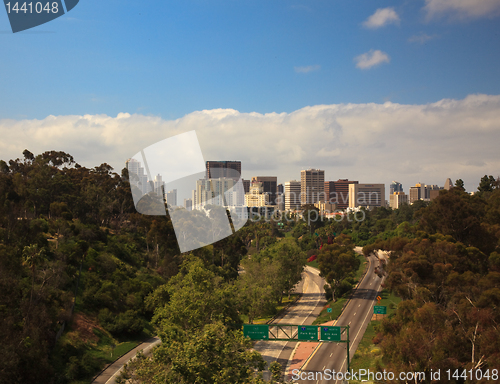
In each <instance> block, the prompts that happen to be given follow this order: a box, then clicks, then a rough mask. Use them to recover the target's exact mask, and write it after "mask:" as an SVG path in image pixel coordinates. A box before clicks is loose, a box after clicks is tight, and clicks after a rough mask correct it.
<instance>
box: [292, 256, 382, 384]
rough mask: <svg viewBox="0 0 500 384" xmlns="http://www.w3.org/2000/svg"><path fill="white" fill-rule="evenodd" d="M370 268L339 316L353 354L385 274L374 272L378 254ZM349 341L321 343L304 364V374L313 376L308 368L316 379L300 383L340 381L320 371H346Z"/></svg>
mask: <svg viewBox="0 0 500 384" xmlns="http://www.w3.org/2000/svg"><path fill="white" fill-rule="evenodd" d="M368 261H369V265H368V270H367V273H366V275H365V277H364V278H363V280H362V281H361V283H360V284H359V285H358V288H357V289H356V291H355V292H354V294H353V297H352V299H351V301H350V302H349V304H348V305H347V307H346V308H345V309H344V311H343V313H342V315H341V316H340V317H339V319H338V320H337V323H336V325H338V326H341V325H342V326H344V325H349V327H350V329H349V336H350V339H351V344H350V349H349V354H350V358H351V359H352V356H353V355H354V352H356V349H357V347H358V345H359V342H360V341H361V339H362V337H363V334H364V333H365V330H366V327H367V326H368V323H369V321H370V320H371V317H372V314H373V305H374V303H375V300H376V297H377V296H378V295H379V293H380V291H381V288H380V285H381V284H382V281H383V278H380V277H378V276H377V275H376V274H375V273H374V269H375V266H377V265H378V259H377V258H376V257H375V256H372V255H371V256H370V257H369V258H368ZM346 348H347V344H346V343H321V344H320V345H319V346H318V348H317V349H316V351H315V352H314V354H313V355H312V357H311V358H310V360H309V362H308V363H307V364H306V365H305V366H304V367H303V369H302V372H303V375H302V376H301V377H304V378H306V377H311V376H310V373H309V372H312V373H313V374H314V380H297V382H299V383H317V384H321V383H329V384H332V383H341V381H336V380H325V379H324V378H323V379H322V377H321V375H318V374H316V373H317V372H323V371H324V370H325V369H330V370H332V371H333V370H335V372H345V371H346V369H347V364H346V357H347V356H346V355H347V353H346V352H347V349H346Z"/></svg>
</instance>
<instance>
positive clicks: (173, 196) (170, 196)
mask: <svg viewBox="0 0 500 384" xmlns="http://www.w3.org/2000/svg"><path fill="white" fill-rule="evenodd" d="M165 200H166V201H167V204H168V205H169V206H170V207H176V206H177V189H173V190H172V191H168V192H166V193H165Z"/></svg>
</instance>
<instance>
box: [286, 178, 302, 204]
mask: <svg viewBox="0 0 500 384" xmlns="http://www.w3.org/2000/svg"><path fill="white" fill-rule="evenodd" d="M300 191H301V182H300V181H296V180H292V181H287V182H286V183H285V210H287V211H290V210H291V211H295V210H297V209H300Z"/></svg>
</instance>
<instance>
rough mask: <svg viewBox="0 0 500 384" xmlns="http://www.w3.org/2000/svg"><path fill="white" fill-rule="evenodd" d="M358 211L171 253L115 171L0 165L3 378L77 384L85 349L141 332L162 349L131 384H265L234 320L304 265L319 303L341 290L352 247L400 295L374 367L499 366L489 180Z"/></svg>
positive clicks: (164, 234)
mask: <svg viewBox="0 0 500 384" xmlns="http://www.w3.org/2000/svg"><path fill="white" fill-rule="evenodd" d="M146 200H147V199H146ZM146 203H147V201H146ZM306 208H307V210H311V209H314V208H313V207H306ZM307 210H306V212H307ZM306 215H307V213H306ZM364 216H365V219H364V220H355V219H354V218H352V217H351V218H350V219H349V217H344V218H343V219H340V217H337V218H336V219H331V220H322V221H317V222H314V223H309V224H308V223H307V222H306V221H304V220H301V219H298V218H297V217H293V216H291V217H290V216H289V217H287V219H288V220H283V221H282V222H283V225H284V228H278V226H277V223H276V222H274V221H271V222H265V221H260V222H251V221H249V222H248V223H247V225H246V226H245V227H244V228H242V229H241V230H240V231H238V232H237V233H236V234H234V235H232V236H230V237H228V238H225V239H223V240H221V241H219V242H217V243H214V244H211V245H209V246H206V247H203V248H199V249H196V250H195V251H193V252H190V253H186V254H180V252H179V249H178V246H177V241H176V238H175V233H174V231H173V226H172V223H171V221H170V219H169V217H168V216H146V215H140V214H138V213H137V212H136V211H135V208H134V205H133V201H132V196H131V193H130V186H129V183H128V174H127V170H126V169H124V170H123V171H121V174H117V173H114V172H113V169H112V168H111V167H110V166H109V165H107V164H102V165H100V166H98V167H95V168H91V169H88V168H85V167H82V166H80V165H79V164H77V163H76V162H75V161H74V159H73V158H72V156H71V155H69V154H66V153H64V152H56V151H50V152H45V153H43V154H41V155H37V156H34V155H33V154H32V153H30V152H29V151H27V150H26V151H24V153H23V158H22V159H16V160H10V161H9V162H8V163H7V162H5V161H0V290H1V292H2V295H0V319H1V321H2V323H1V325H2V326H1V327H0V342H1V343H2V352H3V353H2V359H0V383H2V384H3V383H9V384H11V383H14V384H16V383H22V384H26V383H40V384H45V383H47V384H58V383H73V384H76V383H88V382H90V378H91V377H92V376H93V375H94V374H95V373H96V372H98V371H99V369H101V368H102V367H103V365H104V363H105V362H106V360H105V359H103V357H102V355H100V354H99V353H96V351H97V350H109V349H111V348H112V345H113V344H114V343H115V342H117V341H124V340H131V339H136V340H137V339H141V338H144V337H147V336H148V335H152V334H158V335H160V337H161V338H162V340H163V341H164V343H163V344H162V346H161V347H160V348H158V349H157V351H156V352H155V354H154V356H153V358H146V357H141V358H140V359H138V360H136V362H135V363H133V364H132V365H131V366H129V367H128V369H127V370H126V372H125V375H126V376H127V377H129V378H130V379H131V380H135V381H136V382H141V383H149V382H151V383H153V382H158V380H160V379H161V380H163V381H162V382H171V383H207V384H208V383H227V382H232V383H263V380H262V378H261V377H260V376H259V371H260V370H262V368H263V360H262V358H261V357H260V356H259V355H258V354H256V353H255V352H252V351H251V343H249V341H248V340H245V339H243V337H242V334H241V331H240V330H239V329H238V325H239V324H241V323H242V319H243V316H245V319H247V320H248V321H250V322H252V321H253V320H254V319H256V318H258V317H262V316H272V315H273V314H275V313H276V308H277V306H278V305H279V304H280V303H281V302H282V301H283V298H284V297H285V296H286V295H289V294H290V292H292V290H293V288H294V287H295V285H296V284H297V282H298V281H299V280H300V276H301V272H302V270H303V267H304V264H305V262H306V259H307V258H309V257H311V256H313V255H315V256H317V260H318V265H319V267H320V270H321V274H322V275H323V276H324V277H325V278H326V280H327V282H328V284H329V286H328V287H327V288H328V290H329V291H328V292H327V293H328V294H329V295H331V296H332V297H333V298H334V299H337V298H338V297H340V296H342V295H343V294H346V293H348V292H349V290H350V289H352V286H353V284H354V280H353V278H354V272H355V271H356V270H357V268H358V267H359V260H358V259H357V258H356V257H355V255H354V252H353V248H354V246H355V245H357V246H364V252H365V254H368V253H369V252H371V251H373V250H375V249H384V250H387V251H390V255H391V257H390V262H389V264H388V268H387V269H388V278H387V280H386V287H387V288H388V289H390V290H391V291H393V292H395V293H396V294H397V295H399V296H400V297H402V298H403V299H404V300H403V301H402V303H401V304H400V305H399V306H398V308H397V310H396V312H395V314H394V315H392V316H391V317H389V318H387V319H385V320H384V321H383V323H382V325H381V327H380V328H379V330H378V334H377V336H376V339H375V341H376V342H377V343H379V344H380V346H381V348H382V350H383V352H384V360H383V361H384V367H385V369H391V370H393V371H403V370H405V371H410V370H412V371H414V370H425V371H429V370H431V369H434V370H435V369H437V368H441V369H453V368H467V369H469V368H480V369H483V370H486V369H488V368H498V367H499V366H500V364H499V363H500V352H499V351H500V335H499V330H498V324H499V322H500V313H499V310H498V306H499V305H500V189H499V183H498V179H495V178H493V177H491V176H484V177H483V178H482V179H481V180H480V183H479V187H478V192H477V193H476V194H475V195H474V196H471V195H469V194H467V193H465V191H464V189H463V182H461V180H457V183H456V186H455V188H453V189H452V190H450V191H442V192H441V193H440V196H439V197H438V198H437V199H436V200H434V201H432V202H431V203H428V202H422V201H420V202H417V203H415V204H413V205H411V206H409V205H404V206H402V207H401V208H400V209H398V210H391V209H387V208H378V209H374V210H372V211H369V212H368V211H367V212H364ZM285 234H287V236H286V237H285ZM241 268H243V270H244V272H243V273H241V270H240V269H241ZM239 272H240V273H239ZM82 319H84V320H85V322H84V323H85V324H86V325H87V326H88V327H89V328H90V331H89V332H87V333H85V332H84V329H83V328H82V327H81V326H79V323H78V321H80V320H82ZM77 320H78V321H77ZM103 345H104V347H103ZM106 348H108V349H106ZM381 369H382V367H381ZM272 370H273V372H274V373H275V376H274V378H273V380H277V379H279V377H280V369H279V367H277V366H273V367H272ZM457 382H460V381H457Z"/></svg>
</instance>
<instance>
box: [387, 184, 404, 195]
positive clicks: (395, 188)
mask: <svg viewBox="0 0 500 384" xmlns="http://www.w3.org/2000/svg"><path fill="white" fill-rule="evenodd" d="M394 192H403V184H401V183H399V182H397V181H393V182H392V183H391V185H390V186H389V193H390V195H393V194H394Z"/></svg>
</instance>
